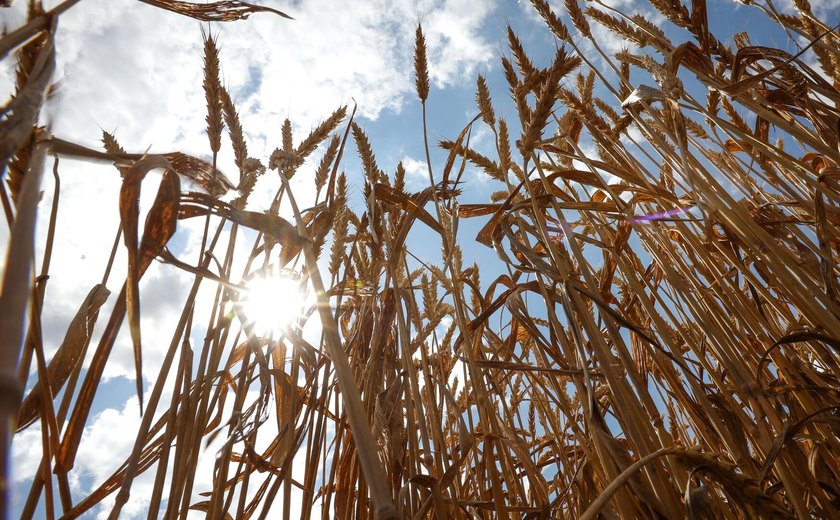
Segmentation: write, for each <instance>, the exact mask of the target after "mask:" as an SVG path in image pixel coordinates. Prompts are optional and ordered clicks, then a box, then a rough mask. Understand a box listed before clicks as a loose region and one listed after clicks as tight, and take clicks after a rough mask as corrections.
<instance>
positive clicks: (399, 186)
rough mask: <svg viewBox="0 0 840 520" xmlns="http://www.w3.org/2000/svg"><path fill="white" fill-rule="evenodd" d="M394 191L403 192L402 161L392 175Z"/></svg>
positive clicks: (403, 169) (403, 174)
mask: <svg viewBox="0 0 840 520" xmlns="http://www.w3.org/2000/svg"><path fill="white" fill-rule="evenodd" d="M394 190H395V191H397V192H398V193H403V192H405V167H404V166H403V163H402V161H400V162H399V163H397V171H396V172H395V173H394Z"/></svg>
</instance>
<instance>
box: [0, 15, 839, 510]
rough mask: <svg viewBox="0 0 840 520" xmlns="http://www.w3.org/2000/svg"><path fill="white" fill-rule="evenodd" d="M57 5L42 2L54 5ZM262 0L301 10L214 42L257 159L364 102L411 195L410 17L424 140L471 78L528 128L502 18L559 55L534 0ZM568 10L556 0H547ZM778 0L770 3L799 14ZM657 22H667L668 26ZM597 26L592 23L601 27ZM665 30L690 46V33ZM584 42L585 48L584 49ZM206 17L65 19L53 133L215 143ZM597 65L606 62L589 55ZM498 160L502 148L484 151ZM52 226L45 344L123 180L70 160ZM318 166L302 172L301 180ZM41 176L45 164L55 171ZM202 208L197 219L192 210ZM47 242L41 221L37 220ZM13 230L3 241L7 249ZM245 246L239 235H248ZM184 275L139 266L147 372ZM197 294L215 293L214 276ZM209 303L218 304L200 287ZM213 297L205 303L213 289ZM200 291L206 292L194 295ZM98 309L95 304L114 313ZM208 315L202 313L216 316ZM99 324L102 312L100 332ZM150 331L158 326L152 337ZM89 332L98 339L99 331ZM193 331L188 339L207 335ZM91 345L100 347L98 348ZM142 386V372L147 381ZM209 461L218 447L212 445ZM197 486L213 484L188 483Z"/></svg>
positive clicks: (95, 470)
mask: <svg viewBox="0 0 840 520" xmlns="http://www.w3.org/2000/svg"><path fill="white" fill-rule="evenodd" d="M54 3H55V2H45V4H46V5H48V6H49V5H52V4H54ZM260 3H262V4H264V5H271V6H273V7H276V8H278V9H281V10H283V11H285V12H287V13H288V14H290V15H291V16H293V17H295V18H296V20H294V21H289V20H285V19H281V18H278V17H275V16H273V15H270V14H255V15H253V16H252V17H251V18H250V19H248V20H246V21H242V22H237V23H232V24H224V25H215V24H214V25H213V26H212V27H211V30H212V31H213V32H214V33H215V34H217V35H218V41H219V45H220V47H221V68H222V77H223V82H224V83H225V85H226V86H228V87H229V89H230V91H231V94H232V95H233V97H234V99H235V101H236V103H237V107H238V109H239V112H240V115H241V118H242V125H243V127H244V130H245V133H246V140H247V142H248V146H249V155H251V156H253V157H256V158H259V159H261V160H263V162H264V163H265V162H267V159H268V156H269V155H270V154H271V152H272V151H273V150H274V149H275V148H276V147H278V146H280V142H281V139H280V128H281V125H282V122H283V120H284V119H285V118H289V119H291V121H292V123H293V128H294V132H295V140H296V142H297V141H299V140H300V139H301V138H303V137H304V136H305V135H306V134H307V133H308V132H309V130H310V129H311V128H314V126H315V125H317V124H318V123H319V122H320V121H321V120H323V119H324V118H326V117H328V116H329V115H330V114H331V113H332V112H333V111H334V110H335V109H336V108H338V107H339V106H341V105H343V104H347V103H351V99H354V100H355V101H356V103H358V112H357V114H358V115H357V117H358V121H359V123H360V124H361V125H362V126H363V128H364V129H365V131H366V132H367V134H368V136H369V137H370V139H371V142H372V145H373V149H374V152H375V153H376V156H377V161H378V163H379V166H380V168H382V169H383V170H384V171H385V172H386V173H393V171H394V169H395V167H396V164H397V162H399V161H403V164H404V165H405V166H406V169H407V170H408V173H409V177H408V179H409V184H408V187H409V189H417V190H419V189H422V188H423V187H425V186H427V184H428V180H427V173H426V171H425V160H424V155H423V148H422V144H423V141H422V127H421V119H420V105H419V102H418V101H417V98H416V95H415V91H414V76H413V45H414V28H415V27H416V24H417V23H418V22H421V23H422V24H423V29H424V32H425V34H426V37H427V45H428V49H429V54H428V55H429V66H430V72H431V80H432V91H431V95H430V98H429V101H428V109H429V112H428V121H429V138H430V141H431V143H432V144H434V143H436V142H437V141H438V140H440V139H454V138H456V137H457V135H458V133H459V132H460V131H461V129H462V128H463V127H464V126H465V125H466V124H467V123H468V122H469V121H470V120H471V119H472V118H473V117H474V116H475V115H476V114H477V109H476V107H475V103H474V93H475V79H476V75H477V74H479V73H480V74H483V75H485V76H486V78H487V81H488V84H489V86H490V90H491V94H492V97H493V100H494V104H495V107H496V110H497V112H499V113H500V114H502V115H503V116H504V117H505V118H506V119H507V120H508V123H509V125H510V127H511V132H512V139H513V140H515V139H516V133H517V130H518V123H517V120H516V117H515V111H514V110H513V106H512V103H511V102H510V99H509V94H508V89H507V85H506V83H505V81H504V76H503V74H502V72H501V70H500V66H499V60H498V57H499V55H500V54H502V53H507V36H506V27H507V25H508V24H510V25H511V26H512V27H513V28H514V30H515V32H516V33H517V34H518V35H519V37H520V38H521V39H522V41H523V43H524V45H525V47H526V49H527V50H528V51H529V53H530V55H531V57H532V59H534V61H535V62H537V64H541V65H544V64H546V63H547V62H548V60H549V59H550V58H551V57H552V56H553V54H554V49H555V41H554V38H553V37H552V36H551V34H550V32H549V31H548V29H547V28H546V27H545V26H544V25H543V24H542V23H541V21H540V20H539V18H538V17H537V15H536V13H535V12H534V11H533V9H532V8H531V6H530V4H529V2H526V1H523V2H521V3H520V2H516V1H512V0H487V1H471V0H428V1H419V2H414V1H409V0H397V1H393V2H392V1H386V0H378V1H372V2H351V1H346V2H344V1H338V2H312V1H301V2H276V1H268V0H264V1H263V2H260ZM608 3H609V5H613V6H616V7H617V8H620V9H622V10H627V11H633V10H636V9H639V10H641V11H642V12H645V13H648V14H649V15H650V16H652V17H653V18H652V19H653V20H654V21H657V22H660V23H661V22H662V20H663V19H662V17H660V16H657V15H655V14H653V10H652V9H651V8H650V7H649V6H643V4H642V3H639V2H634V1H633V0H611V1H610V2H608ZM25 4H26V2H22V1H18V2H15V4H14V7H12V8H11V9H3V10H0V17H1V18H0V19H2V20H3V21H4V22H6V23H7V24H8V25H9V26H10V27H14V26H16V25H18V24H19V23H20V21H21V19H22V13H23V12H24V9H25ZM552 4H553V6H554V9H555V12H557V13H563V11H564V10H563V8H562V2H552ZM789 5H790V4H789V2H788V1H787V0H785V1H784V2H781V3H780V5H778V6H777V7H778V8H780V9H786V8H789ZM812 5H814V6H815V8H817V10H818V11H819V12H822V13H824V14H827V15H824V19H826V20H827V21H828V22H829V23H832V24H836V23H837V12H838V7H840V2H838V1H837V0H821V1H819V2H812ZM708 9H709V21H710V24H711V27H712V31H713V32H714V33H715V34H716V35H717V36H718V37H719V38H720V39H722V40H724V41H728V39H729V38H730V37H731V35H732V34H735V33H738V32H742V31H746V32H749V33H750V37H751V38H752V40H753V43H756V44H758V43H768V44H774V43H778V42H781V41H783V38H782V35H781V34H778V33H774V32H771V31H769V30H768V28H767V25H766V24H765V23H764V21H763V18H762V15H761V14H760V13H759V12H758V11H757V10H756V9H751V8H748V7H746V6H743V5H741V4H737V3H735V2H733V1H731V0H710V1H709V2H708ZM663 25H664V24H663ZM596 31H600V30H598V29H596ZM668 32H669V35H672V36H673V39H674V40H675V41H682V40H684V39H685V36H681V34H680V31H679V30H676V29H673V28H670V29H668ZM596 34H597V36H598V38H599V41H600V42H601V43H602V45H603V46H604V48H605V49H607V50H617V49H619V48H621V47H622V46H623V45H625V43H624V42H622V41H621V40H619V39H617V38H616V37H614V36H612V35H610V34H609V33H606V32H596ZM584 48H586V46H584ZM201 49H202V39H201V25H200V24H199V23H198V22H195V21H193V20H190V19H187V18H184V17H180V16H177V15H174V14H172V13H168V12H164V11H160V10H157V9H154V8H152V7H150V6H148V5H144V4H141V3H139V2H136V1H130V0H86V1H84V2H81V3H80V4H79V5H78V6H77V7H75V8H73V9H71V10H70V11H69V12H68V13H67V14H66V15H64V16H62V17H61V20H60V24H59V32H58V60H59V62H58V69H57V76H58V78H57V79H58V80H59V82H60V88H59V95H58V96H57V98H56V100H55V101H54V102H52V103H51V104H50V105H49V106H47V107H46V109H45V113H44V121H49V122H50V123H51V125H52V131H53V133H54V134H55V135H57V136H59V137H62V138H64V139H68V140H71V141H75V142H78V143H81V144H84V145H86V146H90V147H98V146H99V139H100V137H101V131H102V130H103V129H104V130H107V131H109V132H113V133H115V135H116V137H117V139H118V140H119V141H120V143H121V144H122V146H123V147H124V148H126V149H127V150H129V151H133V152H138V151H143V150H146V149H147V148H150V149H151V150H152V151H174V150H180V151H183V152H185V153H189V154H193V155H197V156H204V157H206V156H207V155H208V154H209V149H208V146H207V138H206V133H205V130H204V128H205V122H204V117H205V108H204V93H203V91H202V89H201V75H202V68H201V67H202V54H201ZM596 63H597V60H596ZM4 66H5V67H6V68H5V69H3V74H2V75H0V88H3V89H4V92H9V91H10V90H11V85H12V82H13V75H12V74H11V73H10V70H9V69H8V64H5V65H4ZM472 144H473V145H474V146H475V147H476V148H478V149H479V150H482V149H483V150H485V151H488V152H490V151H491V150H492V149H493V144H492V134H490V133H489V132H488V131H487V129H486V128H481V127H480V126H476V128H475V130H474V132H473V135H472ZM320 153H322V151H319V152H318V154H316V156H315V157H313V158H312V159H311V160H310V161H308V162H307V164H306V165H304V167H303V168H302V171H301V172H299V173H298V174H297V175H296V178H295V179H294V181H293V184H294V185H295V187H296V189H297V190H300V191H299V193H298V197H301V198H302V201H301V204H302V206H303V207H306V206H307V204H306V200H307V197H308V198H309V201H311V200H312V196H313V195H314V194H313V193H312V190H311V188H309V185H310V184H311V172H312V171H313V170H314V168H315V166H316V165H317V162H318V159H319V155H320ZM490 155H491V156H492V155H493V153H490ZM444 157H445V156H444V154H443V153H442V152H439V151H435V152H434V153H433V168H435V170H436V171H437V172H438V173H439V172H440V169H441V166H442V163H443V160H444ZM219 166H220V168H221V169H222V170H223V171H225V172H228V174H229V176H230V177H232V178H233V177H234V171H235V167H234V165H233V155H232V152H231V151H230V147H229V143H228V141H227V138H226V137H225V138H224V139H223V144H222V152H221V154H220V158H219ZM343 168H344V169H345V170H346V171H347V173H348V175H349V179H350V186H351V197H352V198H353V199H352V200H353V203H354V204H356V205H359V204H361V197H362V195H361V190H362V180H361V166H360V165H359V163H358V161H357V160H356V157H355V151H354V149H352V148H351V149H350V150H348V154H347V155H346V156H345V160H344V162H343ZM61 171H62V182H63V184H62V194H61V206H60V210H59V211H60V222H62V225H61V227H60V228H59V230H58V237H57V244H56V249H55V252H54V255H55V258H56V259H60V262H54V264H53V265H54V267H53V270H52V271H53V272H52V277H51V279H50V282H49V287H48V294H47V302H48V304H47V306H46V308H45V311H44V324H45V338H46V342H47V352H48V354H49V352H50V349H54V348H55V347H56V346H57V345H58V343H60V341H61V338H62V336H63V333H64V330H65V328H66V325H67V323H68V322H69V320H70V318H71V317H72V315H73V313H74V312H75V309H76V308H77V306H78V304H79V303H80V302H81V301H82V299H83V298H84V295H85V294H86V293H87V291H88V290H89V288H90V287H91V286H92V285H93V284H94V283H96V282H97V281H98V280H99V278H100V277H101V273H102V271H103V269H104V266H105V261H106V259H107V256H108V251H109V250H110V247H111V243H112V240H113V236H114V233H115V232H116V224H117V215H118V212H117V193H118V191H119V183H120V179H119V176H118V174H117V172H116V171H115V170H114V168H112V167H111V166H107V165H98V164H90V163H78V162H76V163H74V162H72V161H63V162H62V165H61ZM307 175H309V176H307ZM48 177H49V176H48ZM464 180H465V181H466V183H465V184H464V185H463V186H462V189H463V190H464V194H463V197H462V201H463V202H467V203H468V202H482V201H486V199H487V197H488V195H489V194H490V193H492V192H493V191H496V190H498V189H500V188H501V186H499V185H497V184H495V183H494V182H493V181H491V180H490V179H489V178H488V177H487V176H486V175H484V174H482V173H481V172H479V171H477V170H476V169H474V168H468V169H467V172H466V174H465V177H464ZM148 182H149V183H150V185H149V186H144V191H143V192H144V196H143V199H142V200H143V203H144V204H145V207H148V205H149V203H150V201H151V197H152V196H153V194H154V192H155V189H154V186H153V185H152V184H153V183H154V181H153V180H152V179H150V180H149V181H148ZM276 183H277V181H276V177H275V176H272V175H271V174H270V173H269V174H268V175H266V176H265V179H264V180H263V181H261V183H260V184H258V188H257V191H256V192H255V195H254V196H253V197H252V208H251V209H256V210H261V209H266V208H267V207H268V203H269V202H270V197H271V194H272V193H273V191H274V190H275V189H276ZM51 193H52V183H51V180H49V179H47V181H46V185H45V196H44V200H43V204H42V209H43V211H44V213H43V214H46V211H47V209H48V208H49V204H50V203H51V197H52V196H51ZM193 220H196V221H197V220H198V219H193ZM200 225H201V223H199V222H192V221H182V222H180V223H179V230H178V234H177V235H176V241H177V243H178V246H179V247H178V249H180V251H181V253H182V254H183V256H184V258H191V256H190V255H194V254H195V252H196V250H197V237H198V236H199V234H200V229H199V228H200ZM479 225H480V222H478V221H476V222H472V221H463V222H462V225H461V231H460V233H461V236H462V239H461V243H462V245H463V247H464V249H465V251H466V252H467V259H468V261H473V260H475V261H478V262H479V263H480V264H481V267H482V275H483V279H484V280H485V281H489V280H491V279H492V278H493V277H494V275H493V273H494V272H498V270H499V269H501V267H500V266H499V265H497V263H496V262H495V254H493V253H492V252H491V251H489V250H487V249H485V248H483V246H480V245H477V244H475V245H473V244H472V237H473V236H474V235H475V232H476V231H477V229H478V227H479ZM39 232H40V236H41V238H42V240H41V244H42V246H43V236H44V227H43V226H41V228H40V229H39ZM5 233H6V231H5V229H4V230H2V231H0V243H3V244H5V243H6V240H7V237H6V234H5ZM243 247H245V246H244V245H243ZM408 247H409V248H411V249H412V251H413V252H415V254H417V255H418V256H419V257H421V258H425V259H430V260H434V259H435V257H436V255H437V251H438V250H439V245H437V244H435V245H434V247H432V248H430V247H427V246H426V244H425V243H424V242H423V236H422V235H417V236H415V237H414V241H413V242H410V243H409V244H408ZM124 264H125V259H124V256H119V257H118V259H117V262H116V267H115V270H114V272H113V273H112V276H111V278H110V283H109V288H110V289H111V290H112V293H113V294H112V301H111V302H110V303H109V305H108V307H107V309H109V308H110V304H111V303H113V298H115V297H116V293H117V292H118V291H119V286H120V284H121V283H122V281H123V279H124V275H125V267H124ZM190 280H191V275H187V274H186V273H183V272H180V271H177V270H175V269H174V268H171V267H169V266H161V265H160V264H157V263H156V264H154V265H153V266H152V268H151V269H150V270H149V272H148V274H146V275H145V277H144V281H143V285H142V291H143V304H144V307H143V309H144V322H143V325H144V346H145V347H146V349H147V350H146V351H144V352H145V353H144V360H145V365H144V374H145V375H146V377H147V378H153V376H154V374H155V373H156V368H157V367H158V366H159V364H160V361H161V359H162V356H163V352H164V351H165V348H166V346H167V345H168V340H169V339H168V338H169V335H170V334H171V332H172V329H173V327H174V322H175V320H177V317H178V314H177V311H178V310H179V309H180V307H181V304H180V303H179V302H181V301H182V300H183V296H184V295H185V294H186V291H187V290H188V287H189V284H190ZM206 285H208V287H206V288H205V289H203V290H204V291H208V292H207V295H210V292H209V291H211V289H212V288H211V287H209V285H210V284H206ZM205 299H208V298H205ZM209 299H212V297H210V298H209ZM199 300H201V298H199ZM107 309H106V312H105V313H103V316H107ZM202 311H208V309H198V315H199V316H206V315H207V313H206V312H204V313H202ZM105 320H106V319H105V318H100V324H99V327H100V329H101V326H102V324H104V321H105ZM147 330H148V332H146V331H147ZM125 332H126V331H125V330H124V331H123V334H122V336H121V338H120V340H119V341H118V343H117V345H116V347H115V351H114V353H113V355H112V361H111V362H110V363H109V368H108V369H107V370H106V374H105V377H106V378H107V379H108V381H107V382H106V383H105V384H104V385H103V386H102V387H101V388H100V391H99V393H98V395H97V402H96V406H95V409H94V413H93V414H92V415H91V420H90V425H89V427H88V430H87V432H86V434H85V437H84V439H83V444H82V450H81V452H80V454H79V459H78V464H77V470H76V472H75V473H74V474H75V475H76V477H74V479H73V480H72V481H71V485H72V486H73V491H74V497H75V498H76V499H78V498H81V497H82V496H85V495H86V494H87V492H89V491H90V490H91V489H92V488H93V486H95V485H98V483H99V482H101V481H102V480H104V479H105V478H107V477H108V476H109V475H110V473H111V471H112V470H113V469H114V468H115V467H116V466H118V465H119V463H120V462H121V461H122V457H124V455H125V454H127V452H128V450H130V447H131V443H132V442H133V437H132V436H131V435H115V432H127V431H131V429H132V428H134V427H136V425H137V423H138V421H139V418H138V413H137V402H136V397H135V396H134V390H133V388H134V382H133V377H134V368H133V360H132V355H131V347H130V340H129V338H128V337H127V334H126V333H125ZM94 337H95V338H96V336H94ZM200 340H201V338H200V334H199V335H194V344H196V345H199V344H200ZM91 350H93V349H91ZM148 384H149V381H146V386H147V387H148ZM39 453H40V433H39V431H38V428H37V426H33V427H32V428H30V429H29V430H27V431H26V432H25V433H23V434H22V435H20V436H18V438H16V440H15V443H14V454H15V456H14V463H15V468H14V479H15V486H14V499H15V501H16V503H17V504H18V505H19V504H20V501H21V500H23V497H24V496H25V493H26V490H28V484H29V482H30V481H31V478H32V474H33V472H34V469H35V468H34V465H35V464H37V460H36V459H35V458H34V457H35V455H36V454H39ZM211 459H212V457H211ZM148 485H149V483H148V480H143V479H142V478H141V479H140V480H138V482H137V484H136V485H135V488H134V492H133V493H132V502H131V503H130V507H128V508H127V509H126V511H125V512H126V514H127V515H129V516H130V515H131V514H133V513H136V514H138V515H139V516H145V515H143V512H144V508H143V505H144V503H145V502H144V500H148V493H145V494H144V492H143V490H144V489H147V488H144V486H148ZM196 490H197V491H203V490H204V489H200V488H199V486H196Z"/></svg>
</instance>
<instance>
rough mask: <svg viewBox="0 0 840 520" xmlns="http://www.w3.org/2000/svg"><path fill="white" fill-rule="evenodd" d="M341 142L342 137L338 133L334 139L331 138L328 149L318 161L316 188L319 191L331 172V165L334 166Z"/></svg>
mask: <svg viewBox="0 0 840 520" xmlns="http://www.w3.org/2000/svg"><path fill="white" fill-rule="evenodd" d="M340 144H341V139H340V138H339V137H338V136H337V135H334V136H333V137H332V139H330V144H328V145H327V150H326V152H324V156H323V157H321V160H320V162H318V168H317V169H316V170H315V189H317V190H318V191H319V192H320V191H321V188H323V187H324V184H326V182H327V176H328V175H329V173H330V166H332V164H333V162H334V161H335V158H336V156H337V155H338V147H339V145H340Z"/></svg>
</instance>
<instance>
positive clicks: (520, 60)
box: [507, 25, 537, 83]
mask: <svg viewBox="0 0 840 520" xmlns="http://www.w3.org/2000/svg"><path fill="white" fill-rule="evenodd" d="M507 34H508V46H509V47H510V51H511V52H512V53H513V58H514V59H515V60H516V66H517V67H519V73H520V74H521V75H522V82H523V83H528V82H529V81H530V78H531V77H532V76H533V75H534V74H535V73H536V72H537V69H536V68H535V67H534V63H533V62H532V61H531V58H529V57H528V55H527V54H526V53H525V47H523V46H522V42H521V41H519V37H518V36H516V33H515V32H513V28H511V26H510V25H508V27H507Z"/></svg>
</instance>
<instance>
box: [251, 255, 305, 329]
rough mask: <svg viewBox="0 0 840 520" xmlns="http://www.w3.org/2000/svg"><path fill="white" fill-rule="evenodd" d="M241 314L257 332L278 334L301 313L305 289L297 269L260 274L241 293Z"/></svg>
mask: <svg viewBox="0 0 840 520" xmlns="http://www.w3.org/2000/svg"><path fill="white" fill-rule="evenodd" d="M238 305H239V311H240V312H239V315H240V317H241V318H244V319H245V320H246V326H248V327H251V330H252V331H253V333H254V334H256V335H257V336H275V337H276V336H278V335H279V334H281V333H282V332H283V331H284V329H286V328H288V327H289V326H290V325H291V324H292V323H294V321H295V320H296V319H297V318H298V317H299V316H300V314H301V309H302V308H303V305H304V289H303V288H302V287H301V281H300V277H299V276H298V274H297V273H295V272H294V271H288V270H281V271H279V272H267V273H263V274H259V275H256V276H254V277H253V278H251V279H250V280H248V282H247V283H246V284H245V291H243V292H242V293H241V294H240V299H239V303H238Z"/></svg>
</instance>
